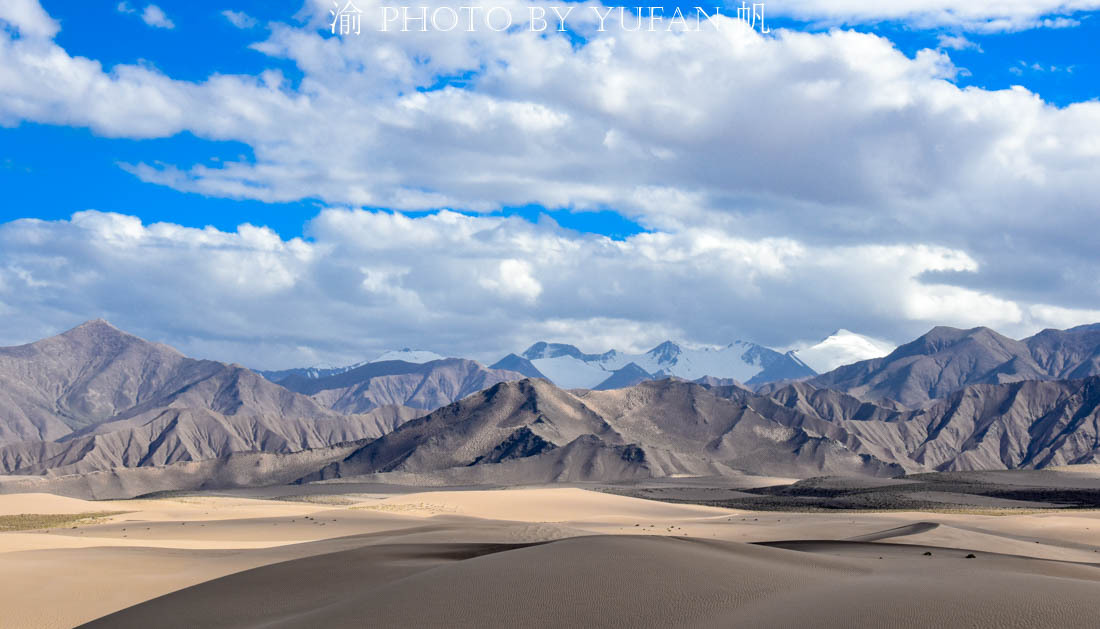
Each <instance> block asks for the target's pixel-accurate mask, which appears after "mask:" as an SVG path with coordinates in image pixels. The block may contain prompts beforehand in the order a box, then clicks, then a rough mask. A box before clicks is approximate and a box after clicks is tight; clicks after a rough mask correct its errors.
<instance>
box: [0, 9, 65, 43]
mask: <svg viewBox="0 0 1100 629" xmlns="http://www.w3.org/2000/svg"><path fill="white" fill-rule="evenodd" d="M0 22H3V23H7V24H9V25H11V27H13V28H14V29H15V30H16V31H18V32H19V34H20V35H22V36H23V37H37V38H48V37H53V36H54V35H56V34H57V31H58V30H60V26H59V25H58V24H57V22H56V21H55V20H54V19H53V18H51V17H50V16H49V14H47V13H46V12H45V11H44V10H42V6H41V5H40V4H39V3H38V1H37V0H5V1H4V2H0Z"/></svg>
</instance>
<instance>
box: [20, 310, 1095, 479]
mask: <svg viewBox="0 0 1100 629" xmlns="http://www.w3.org/2000/svg"><path fill="white" fill-rule="evenodd" d="M769 351H770V350H769ZM693 352H694V353H693ZM737 352H740V354H737ZM746 355H747V356H748V357H749V358H744V357H745V356H746ZM404 356H405V357H407V358H416V359H427V360H424V361H423V362H411V361H405V360H380V361H372V362H370V363H365V364H362V365H359V366H357V367H354V368H351V369H347V370H343V371H341V372H339V373H330V374H321V373H316V374H303V373H292V374H286V375H284V377H283V378H282V383H281V384H276V383H274V382H271V381H270V380H268V379H266V378H264V377H261V376H260V375H259V374H257V373H255V372H253V371H250V370H248V369H246V368H244V367H241V366H240V365H231V364H225V363H220V362H216V361H209V360H196V359H191V358H188V357H186V356H184V355H182V354H180V353H179V352H177V351H176V350H174V349H172V348H170V347H168V346H165V345H160V344H157V343H151V342H148V341H144V340H142V339H140V338H138V337H135V336H132V335H130V334H127V333H125V332H122V331H120V330H118V329H116V328H114V327H113V326H111V325H110V324H108V323H106V322H104V321H91V322H88V323H85V324H83V325H81V326H79V327H77V328H75V329H73V330H70V331H68V332H65V333H63V334H60V335H58V336H55V337H52V338H49V339H45V340H42V341H38V342H36V343H31V344H28V345H23V346H19V347H10V348H0V475H2V474H8V475H13V474H14V475H38V476H44V477H46V480H42V481H41V482H47V483H52V482H64V483H68V485H66V486H76V485H79V484H81V483H84V484H85V485H84V486H87V484H88V483H92V480H90V479H93V478H94V479H96V480H95V481H94V482H95V484H96V487H98V488H99V489H97V490H96V491H98V492H101V493H102V494H103V495H134V494H135V493H140V492H141V490H144V489H148V490H152V489H166V488H179V487H181V486H183V485H186V486H188V487H192V486H211V483H214V484H216V483H224V484H228V485H232V484H239V483H246V484H255V483H262V482H289V481H292V480H299V481H308V480H322V479H337V478H348V477H357V476H361V475H369V476H370V477H372V478H378V477H379V476H378V475H382V476H381V477H383V478H385V479H387V480H388V481H394V482H423V483H471V484H479V483H488V484H502V483H514V482H552V481H566V480H568V481H579V480H603V481H612V480H626V479H638V478H649V477H659V476H668V475H673V474H689V475H724V474H730V473H733V472H753V473H762V474H777V475H793V476H808V475H821V474H858V475H874V476H892V475H896V474H900V473H906V472H918V471H931V470H980V469H1006V468H1020V467H1027V468H1043V467H1048V466H1051V465H1059V464H1067V463H1083V462H1095V461H1100V411H1098V408H1100V360H1098V358H1100V325H1092V326H1082V327H1079V328H1073V329H1070V330H1064V331H1059V330H1046V331H1043V332H1041V333H1039V334H1037V335H1035V336H1033V337H1030V338H1027V339H1023V340H1019V341H1017V340H1013V339H1009V338H1007V337H1004V336H1001V335H999V334H997V333H996V332H994V331H992V330H989V329H988V328H974V329H971V330H958V329H953V328H942V327H941V328H934V329H933V330H931V331H930V332H928V333H927V334H925V335H923V336H921V337H919V338H918V339H916V340H914V341H913V342H911V343H907V344H905V345H902V346H900V347H898V348H897V349H895V350H894V351H892V352H890V353H889V354H887V355H886V356H883V357H881V358H874V359H871V360H864V361H860V362H856V363H853V364H850V365H845V366H842V367H840V368H838V369H835V370H833V371H830V372H828V373H825V374H822V375H818V376H811V377H805V378H802V379H801V380H798V381H794V382H792V381H787V382H772V383H764V384H762V385H757V386H756V389H755V391H753V390H750V389H749V388H746V387H744V386H741V385H740V384H739V382H738V381H737V380H736V379H734V378H732V377H718V376H714V375H712V374H707V375H704V376H701V377H698V378H695V379H694V380H696V381H695V382H690V381H687V379H686V378H685V377H684V376H679V377H677V376H675V375H674V376H671V377H664V378H661V379H654V378H655V377H658V376H659V375H663V374H664V372H663V371H662V370H664V369H680V370H681V371H680V373H682V374H685V376H694V375H696V374H697V373H700V372H699V371H693V370H699V369H701V370H702V371H703V372H704V373H705V372H706V371H708V370H709V369H704V368H703V367H708V366H710V365H712V364H716V363H721V364H725V365H729V364H731V363H732V361H730V360H729V359H730V357H731V356H737V357H738V359H739V360H742V361H743V365H749V364H750V362H749V361H750V360H759V361H760V362H761V364H762V363H763V362H764V361H766V360H776V358H775V356H779V357H780V359H783V358H784V357H789V356H787V355H785V354H779V353H778V352H772V353H770V354H769V353H767V352H764V351H758V350H757V349H756V348H754V347H751V346H748V345H733V346H730V347H727V348H723V349H722V350H709V351H707V350H684V349H683V348H681V347H679V346H676V345H674V344H662V345H661V346H658V347H657V348H654V350H653V351H651V352H648V353H647V354H644V355H624V354H620V353H618V352H607V353H605V354H600V355H586V354H583V353H581V352H579V351H578V350H577V349H576V348H575V347H572V346H564V345H551V344H536V345H535V346H532V348H530V349H529V350H528V351H526V352H524V355H523V356H518V355H512V356H510V357H508V358H506V359H505V360H503V361H501V363H505V362H508V364H507V366H508V367H509V368H508V369H500V368H499V367H501V366H502V364H501V363H498V364H497V365H494V367H497V368H489V367H485V366H483V365H481V364H479V363H477V362H474V361H469V360H464V359H459V358H447V359H440V358H436V357H435V356H433V355H428V354H423V353H406V354H404ZM562 358H568V359H569V360H570V361H574V363H580V364H584V365H586V367H589V368H596V367H601V366H603V367H606V368H607V369H610V368H612V367H617V368H616V369H615V370H614V371H607V370H606V369H604V373H605V374H607V376H606V377H605V378H604V380H603V381H601V382H600V383H599V384H598V386H597V387H590V388H584V387H582V388H573V389H570V390H566V389H565V388H564V387H560V386H556V385H555V384H554V383H552V382H550V381H548V380H545V379H542V378H540V377H538V376H537V375H536V376H535V377H531V376H532V375H533V374H529V373H527V372H526V370H529V369H536V370H538V372H539V373H542V369H541V368H542V367H546V366H547V365H551V366H554V365H559V366H560V365H562V364H574V363H566V362H565V361H563V360H560V359H562ZM791 358H792V360H793V357H791ZM712 359H713V360H714V363H711V362H707V361H708V360H712ZM509 361H510V362H509ZM540 361H542V362H541V363H540ZM548 361H549V362H548ZM639 362H641V363H642V364H641V365H640V364H639ZM789 364H791V363H787V362H785V361H784V362H783V363H781V365H789ZM795 364H797V363H795ZM655 366H660V367H661V369H660V370H657V369H654V370H653V371H650V369H653V368H654V367H655ZM756 366H757V367H761V371H760V372H757V373H758V374H759V373H763V372H765V371H767V370H768V369H773V373H777V372H776V371H775V370H778V369H780V367H774V366H773V367H768V366H761V365H756ZM646 367H648V368H649V369H647V368H646ZM782 368H786V367H782ZM548 371H553V369H548ZM655 371H656V372H659V373H658V374H655V373H654V372H655ZM726 373H729V372H726ZM741 375H744V374H741ZM754 377H755V376H754ZM616 379H618V380H616ZM748 380H749V381H750V382H751V381H752V380H753V378H748ZM67 475H68V476H67ZM72 475H78V476H72ZM74 478H80V479H84V480H81V481H75V480H73V479H74ZM62 479H67V480H62ZM150 479H157V480H156V481H155V482H153V481H152V480H150ZM74 483H75V484H76V485H74ZM150 488H152V489H150Z"/></svg>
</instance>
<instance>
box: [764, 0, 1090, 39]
mask: <svg viewBox="0 0 1100 629" xmlns="http://www.w3.org/2000/svg"><path fill="white" fill-rule="evenodd" d="M767 8H768V9H769V10H771V11H778V12H779V13H780V14H782V15H788V16H793V17H797V18H802V19H810V20H827V21H835V22H840V23H859V22H878V21H886V20H898V21H906V22H910V23H913V24H915V25H916V26H919V27H936V26H953V27H957V28H967V29H971V30H975V31H986V32H997V31H1014V30H1021V29H1026V28H1036V27H1043V28H1067V27H1071V26H1076V25H1077V24H1078V22H1077V21H1076V20H1075V19H1073V18H1072V17H1070V16H1071V15H1072V14H1074V13H1076V12H1078V11H1092V10H1095V9H1097V8H1100V2H1098V1H1097V0H967V2H958V1H957V0H891V1H890V2H882V1H880V0H847V1H845V2H836V1H835V0H785V1H784V2H781V3H774V4H772V3H767Z"/></svg>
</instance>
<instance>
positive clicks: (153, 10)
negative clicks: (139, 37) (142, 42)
mask: <svg viewBox="0 0 1100 629" xmlns="http://www.w3.org/2000/svg"><path fill="white" fill-rule="evenodd" d="M141 19H142V21H143V22H145V23H146V24H148V25H149V26H152V27H153V28H175V27H176V24H175V22H173V21H172V20H170V19H168V16H167V15H165V14H164V10H163V9H161V8H160V7H158V6H157V5H155V4H149V5H146V6H145V9H144V10H143V11H142V12H141Z"/></svg>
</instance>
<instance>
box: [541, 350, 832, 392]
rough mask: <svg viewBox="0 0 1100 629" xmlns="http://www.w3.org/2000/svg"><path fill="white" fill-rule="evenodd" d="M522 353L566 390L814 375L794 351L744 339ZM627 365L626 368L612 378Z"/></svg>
mask: <svg viewBox="0 0 1100 629" xmlns="http://www.w3.org/2000/svg"><path fill="white" fill-rule="evenodd" d="M523 357H524V358H525V359H527V360H528V361H529V362H530V364H531V366H532V367H533V368H534V369H536V370H537V371H538V372H539V373H542V374H545V376H546V377H547V378H549V379H550V380H551V381H552V382H554V383H555V384H557V385H558V386H560V387H564V388H569V389H592V388H607V387H608V386H610V385H611V384H618V383H620V382H640V381H641V380H643V379H645V378H644V376H648V377H650V378H664V377H670V376H674V377H677V378H683V379H685V380H697V379H699V378H703V377H706V376H710V377H714V378H726V379H732V380H736V381H738V382H745V383H748V384H754V385H755V384H763V383H765V382H773V381H776V380H790V379H798V378H806V377H810V376H814V375H816V373H815V372H814V371H813V370H812V369H811V368H809V367H807V366H806V365H805V364H803V363H802V361H800V360H798V358H796V357H795V356H793V355H790V354H782V353H780V352H777V351H775V350H773V349H770V348H767V347H764V346H762V345H757V344H755V343H749V342H746V341H735V342H733V343H730V344H729V345H727V346H726V347H701V348H694V347H690V346H687V345H685V344H680V343H675V342H673V341H665V342H663V343H661V344H660V345H658V346H656V347H654V348H653V349H651V350H649V351H648V352H646V353H644V354H627V353H624V352H620V351H616V350H610V351H607V352H604V353H603V354H585V353H584V352H582V351H580V350H579V349H577V348H576V347H575V346H573V345H566V344H561V343H545V342H540V343H535V344H534V345H532V346H531V347H530V348H528V349H527V351H525V352H524V353H523ZM627 366H631V369H629V370H627V371H625V372H623V373H622V374H621V375H619V377H616V378H612V376H613V375H615V374H616V373H618V372H620V370H623V369H624V368H626V367H627Z"/></svg>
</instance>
